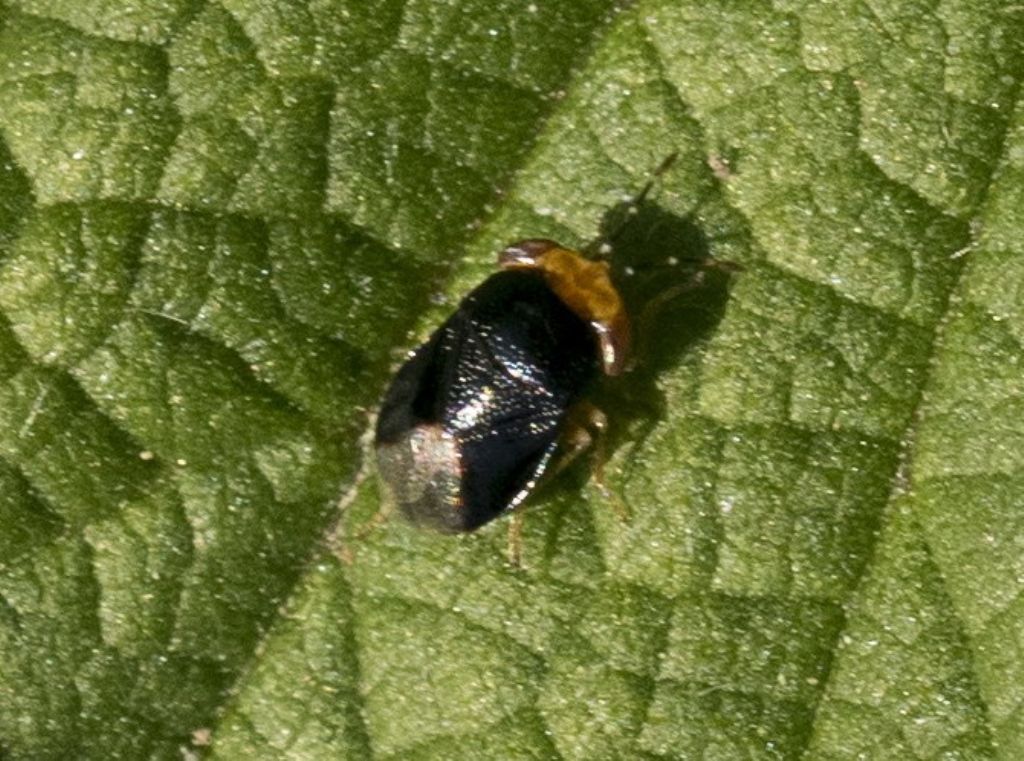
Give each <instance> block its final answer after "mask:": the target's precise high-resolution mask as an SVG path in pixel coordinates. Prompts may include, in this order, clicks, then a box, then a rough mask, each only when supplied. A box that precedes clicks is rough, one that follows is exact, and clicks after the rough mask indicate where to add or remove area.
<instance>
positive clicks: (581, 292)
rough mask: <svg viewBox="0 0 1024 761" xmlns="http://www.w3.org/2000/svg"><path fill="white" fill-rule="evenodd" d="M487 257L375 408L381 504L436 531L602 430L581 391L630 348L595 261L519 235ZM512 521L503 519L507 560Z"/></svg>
mask: <svg viewBox="0 0 1024 761" xmlns="http://www.w3.org/2000/svg"><path fill="white" fill-rule="evenodd" d="M674 158H675V156H674V155H673V156H670V157H669V158H668V159H666V161H665V162H663V163H662V165H661V166H660V167H659V168H658V169H657V170H656V172H655V175H657V174H660V173H661V172H663V171H664V170H665V168H667V166H668V165H670V164H671V162H672V160H673V159H674ZM652 182H653V181H652ZM651 184H652V183H651V182H649V183H648V184H647V185H646V186H645V188H644V189H643V190H642V191H641V193H640V195H638V196H637V198H636V199H634V201H633V203H634V204H636V203H639V202H640V201H641V200H642V199H643V198H644V196H645V195H646V194H647V192H648V191H649V190H650V188H651ZM498 263H499V271H498V272H496V273H495V274H493V275H491V276H490V277H489V278H487V279H486V280H484V281H483V282H482V283H481V284H480V285H479V286H477V287H476V288H475V289H474V290H472V291H471V292H470V293H469V294H468V295H467V296H466V297H465V298H464V299H463V300H462V302H461V303H460V304H459V306H458V307H457V308H456V310H455V312H454V313H453V314H452V315H451V316H450V317H449V318H448V319H447V320H446V321H445V322H444V323H443V324H442V325H441V326H440V327H439V328H438V329H437V330H436V331H435V332H434V333H433V335H431V336H430V338H429V339H428V340H427V341H426V343H424V344H423V345H421V346H420V347H419V348H418V349H416V350H415V351H414V352H412V353H411V354H410V355H409V357H408V358H407V360H406V361H405V363H404V364H403V365H402V366H401V368H400V369H399V370H398V372H397V373H396V375H395V376H394V379H393V380H392V382H391V385H390V387H389V388H388V390H387V392H386V394H385V396H384V400H383V402H382V405H381V409H380V413H379V415H378V418H377V425H376V432H375V445H376V452H377V462H378V470H379V472H380V475H381V481H382V483H383V485H384V487H385V493H386V503H387V504H389V505H390V506H397V508H398V509H399V510H400V512H402V513H403V514H404V516H405V517H406V518H407V519H409V520H410V521H412V522H413V523H415V524H418V525H422V526H426V527H430V528H433V529H436V530H438V531H441V532H445V533H459V532H468V531H473V530H475V529H477V528H479V527H480V526H482V525H484V524H485V523H487V522H489V521H491V520H493V519H495V518H496V517H498V516H500V515H502V514H504V513H507V512H515V510H516V508H518V507H519V506H520V505H521V504H522V503H523V501H524V500H525V499H526V498H527V497H528V496H529V495H530V493H531V492H532V491H533V490H534V489H535V488H536V486H537V484H538V483H539V482H540V481H541V479H542V478H543V477H544V476H545V475H546V474H549V473H551V472H553V471H555V470H557V469H558V468H559V467H561V466H564V465H565V464H566V463H568V462H569V461H571V460H572V459H573V458H574V457H575V456H576V455H577V454H578V453H579V452H581V451H583V450H584V449H586V448H587V447H588V446H589V445H590V444H591V443H592V442H593V440H594V438H595V435H597V434H600V433H601V432H602V431H603V429H604V417H603V415H602V414H601V413H600V412H599V411H598V410H597V409H596V408H595V407H593V406H592V405H591V404H590V403H589V401H588V392H589V390H590V389H591V388H592V387H593V386H594V385H595V383H596V382H597V381H598V380H600V379H601V378H602V377H613V376H617V375H620V374H621V373H622V372H623V371H624V370H625V369H626V367H627V360H628V359H629V356H630V347H631V344H632V335H631V334H632V327H631V322H630V317H629V315H628V314H627V311H626V307H625V306H624V302H623V298H622V296H621V294H620V291H619V289H618V288H617V287H616V285H615V283H614V282H613V278H612V273H611V267H610V264H609V263H608V262H607V261H604V260H600V259H593V258H588V257H587V256H584V255H583V254H581V253H580V252H578V251H575V250H572V249H569V248H566V247H563V246H561V245H560V244H558V243H556V242H554V241H551V240H546V239H528V240H523V241H520V242H518V243H515V244H513V245H511V246H508V247H507V248H505V249H504V250H502V251H501V252H500V254H499V256H498ZM519 514H520V513H518V512H515V515H516V516H518V515H519ZM517 531H518V521H517V520H514V521H513V523H512V524H511V526H510V555H511V556H512V560H513V563H516V562H517V559H518V539H517V538H516V537H514V536H513V534H514V533H516V532H517Z"/></svg>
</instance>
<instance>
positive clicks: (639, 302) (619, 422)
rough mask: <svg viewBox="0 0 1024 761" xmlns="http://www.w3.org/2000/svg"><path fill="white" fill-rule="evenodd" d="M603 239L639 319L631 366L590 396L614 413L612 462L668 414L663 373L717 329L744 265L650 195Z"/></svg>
mask: <svg viewBox="0 0 1024 761" xmlns="http://www.w3.org/2000/svg"><path fill="white" fill-rule="evenodd" d="M600 240H603V241H605V246H604V250H605V251H607V249H608V247H609V246H610V253H606V254H605V256H606V258H607V260H608V262H609V264H610V266H611V269H612V277H613V280H614V282H615V285H616V287H617V288H618V290H619V293H620V294H621V296H622V299H623V301H624V303H625V306H626V311H627V313H628V314H629V315H630V316H631V319H632V323H633V325H632V328H633V349H632V362H631V365H630V369H629V371H628V372H626V373H625V374H624V375H622V376H620V377H617V378H606V379H603V380H602V381H601V382H600V383H599V384H598V386H597V387H596V388H595V389H594V390H593V393H592V395H591V397H590V398H591V399H592V400H593V402H594V404H595V405H597V406H598V407H600V408H602V409H603V410H604V411H605V412H606V413H608V415H607V416H608V420H609V427H608V430H607V432H606V438H605V441H604V443H603V449H604V452H603V454H601V453H599V454H598V455H597V456H598V457H599V458H602V459H606V458H607V457H608V456H610V455H611V454H612V452H614V451H615V450H616V449H618V448H619V447H620V446H623V445H629V446H631V447H638V446H640V445H642V443H643V441H644V439H645V438H646V437H647V436H648V435H649V434H650V432H651V431H652V430H653V429H654V427H655V426H656V425H657V423H658V422H659V421H660V420H662V419H664V417H665V413H666V400H665V397H664V394H663V393H662V392H661V391H660V389H659V388H658V379H659V377H660V376H662V375H663V374H664V373H666V372H668V371H669V370H671V369H673V368H677V367H678V366H679V365H680V363H681V362H685V361H686V358H687V357H689V356H692V352H693V350H694V349H696V348H697V347H698V346H699V345H700V344H701V343H703V342H705V341H706V340H707V339H708V338H709V337H710V336H711V335H712V334H713V333H714V331H715V328H716V327H717V325H718V323H719V322H720V321H721V319H722V317H723V315H724V314H725V309H726V304H727V302H728V299H729V285H730V283H731V281H732V279H733V277H735V273H736V272H737V271H738V270H740V269H741V268H740V267H739V266H738V265H736V264H734V263H732V262H726V261H721V260H715V259H714V258H712V257H711V246H710V244H709V241H708V238H707V236H706V235H705V233H704V231H703V230H702V229H701V227H700V226H699V225H698V224H697V223H696V222H695V221H694V220H693V219H691V218H688V217H683V216H679V215H675V214H672V213H670V212H668V211H666V210H665V209H663V208H662V207H660V206H658V205H657V204H655V203H653V202H650V201H647V200H644V201H642V202H641V203H639V204H637V203H635V202H633V201H630V202H624V203H622V204H619V205H617V206H615V207H613V208H612V209H610V210H609V211H608V212H607V213H606V214H605V215H604V217H603V218H602V221H601V238H600ZM598 464H600V461H599V462H598ZM572 470H574V471H576V472H575V473H574V474H573V476H571V477H569V478H568V479H566V481H569V482H572V484H571V485H569V486H568V488H573V486H575V487H576V488H579V487H581V486H582V485H583V483H584V482H585V481H586V480H587V478H588V473H587V471H586V469H584V468H572Z"/></svg>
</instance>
